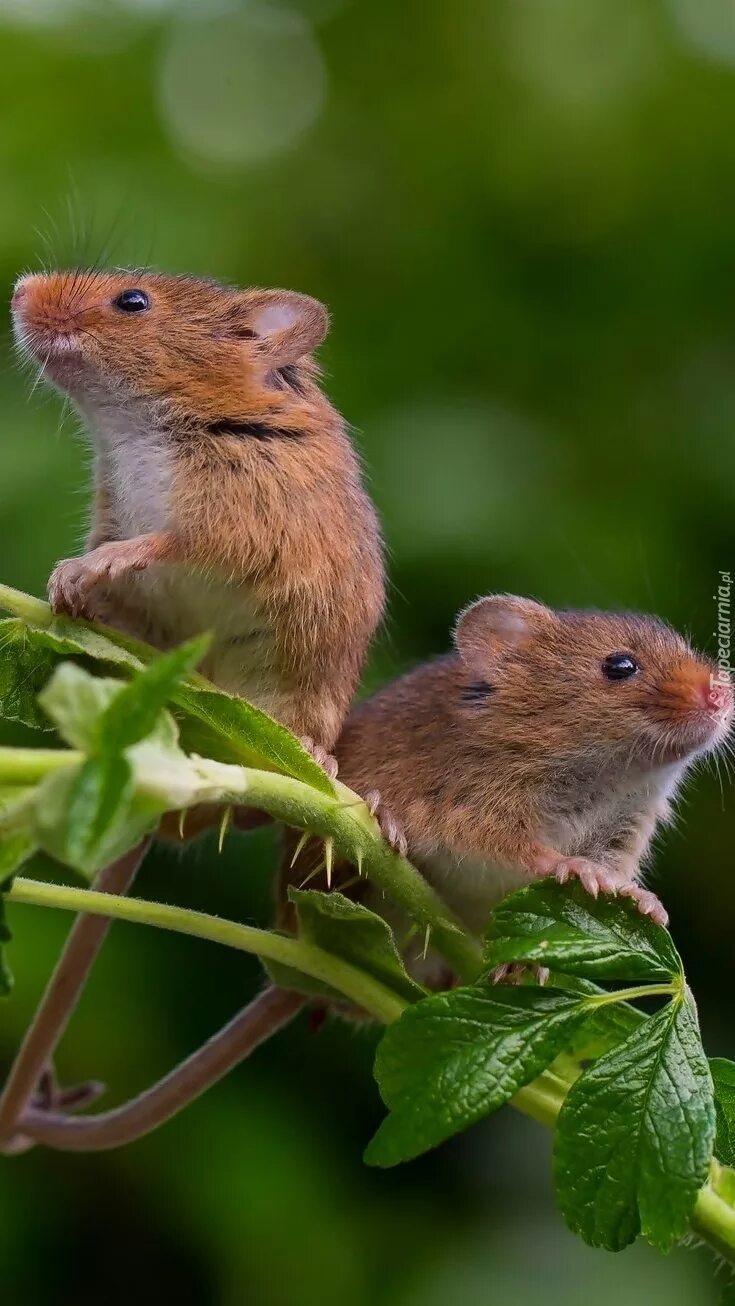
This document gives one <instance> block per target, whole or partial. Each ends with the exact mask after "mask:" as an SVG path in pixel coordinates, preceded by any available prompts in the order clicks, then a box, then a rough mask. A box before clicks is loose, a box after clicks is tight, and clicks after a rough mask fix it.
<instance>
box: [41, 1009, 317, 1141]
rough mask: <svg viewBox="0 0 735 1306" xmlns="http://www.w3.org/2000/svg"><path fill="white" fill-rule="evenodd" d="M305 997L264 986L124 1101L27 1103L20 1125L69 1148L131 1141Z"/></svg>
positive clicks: (213, 1078)
mask: <svg viewBox="0 0 735 1306" xmlns="http://www.w3.org/2000/svg"><path fill="white" fill-rule="evenodd" d="M308 1001H309V999H308V998H305V997H303V996H302V995H301V994H299V993H291V992H287V991H286V990H285V989H278V988H267V989H265V990H264V991H263V992H262V993H260V994H259V995H258V997H257V998H254V999H253V1001H252V1002H250V1003H249V1004H248V1006H247V1007H243V1009H242V1011H240V1012H238V1014H237V1015H236V1016H235V1017H233V1019H232V1020H231V1021H230V1022H229V1023H228V1024H227V1025H225V1026H224V1028H223V1029H221V1030H219V1032H218V1033H217V1034H215V1035H214V1036H213V1037H212V1038H211V1039H209V1041H208V1042H207V1043H205V1044H204V1045H203V1046H202V1047H200V1048H197V1051H196V1052H193V1053H192V1055H191V1056H190V1057H188V1058H187V1060H186V1061H183V1062H182V1063H181V1065H179V1066H177V1067H176V1069H175V1070H172V1071H171V1072H170V1073H169V1074H168V1075H166V1076H165V1078H164V1079H161V1080H159V1081H158V1083H157V1084H154V1085H153V1086H152V1087H151V1088H149V1089H146V1091H145V1092H144V1093H141V1094H140V1095H139V1096H138V1097H134V1098H133V1099H132V1100H131V1101H130V1102H126V1103H125V1104H124V1105H123V1106H120V1107H116V1108H115V1109H114V1110H112V1111H104V1112H100V1113H99V1114H98V1115H94V1116H82V1117H73V1116H67V1115H64V1114H62V1113H55V1112H49V1111H45V1110H43V1109H41V1108H37V1107H29V1108H28V1110H27V1111H26V1112H25V1114H24V1115H23V1117H22V1119H21V1120H20V1122H19V1125H18V1129H19V1131H20V1132H21V1133H22V1134H23V1135H24V1136H26V1137H30V1138H33V1139H35V1140H36V1142H39V1143H45V1144H46V1145H47V1146H49V1147H54V1148H58V1149H60V1150H62V1151H69V1152H98V1151H105V1150H106V1149H108V1148H112V1147H121V1146H122V1145H123V1144H124V1143H131V1142H134V1141H135V1140H136V1139H138V1138H142V1137H143V1136H144V1134H148V1133H150V1132H151V1131H152V1130H154V1129H157V1128H158V1127H159V1126H160V1125H162V1124H164V1123H165V1122H166V1121H167V1120H170V1119H171V1117H172V1116H174V1115H176V1114H177V1112H179V1111H181V1110H182V1109H183V1108H184V1107H185V1106H188V1105H189V1103H190V1102H193V1101H194V1099H195V1098H197V1097H199V1096H200V1095H201V1094H202V1093H203V1092H204V1091H205V1090H206V1089H208V1088H209V1087H210V1086H211V1085H212V1084H214V1083H216V1082H217V1080H218V1079H221V1078H222V1077H223V1076H224V1075H226V1074H227V1072H228V1071H229V1070H232V1068H233V1067H234V1066H236V1065H237V1063H238V1062H239V1061H242V1060H243V1059H244V1058H245V1057H246V1056H249V1054H250V1053H251V1052H252V1051H253V1050H254V1049H255V1048H256V1047H257V1046H258V1045H259V1044H260V1043H263V1042H264V1041H265V1040H266V1039H267V1038H270V1036H271V1035H272V1034H275V1033H276V1032H277V1030H279V1029H282V1028H283V1026H284V1025H286V1024H288V1022H289V1021H290V1020H291V1019H292V1017H293V1016H295V1015H296V1013H297V1012H298V1011H300V1010H301V1008H302V1007H304V1006H305V1005H306V1004H307V1002H308Z"/></svg>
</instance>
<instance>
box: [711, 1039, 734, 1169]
mask: <svg viewBox="0 0 735 1306" xmlns="http://www.w3.org/2000/svg"><path fill="white" fill-rule="evenodd" d="M709 1068H710V1071H711V1073H712V1082H713V1083H714V1086H715V1111H716V1114H717V1141H716V1143H715V1154H716V1156H717V1158H718V1160H720V1161H723V1162H724V1164H725V1165H733V1166H735V1061H728V1060H727V1059H726V1057H710V1063H709Z"/></svg>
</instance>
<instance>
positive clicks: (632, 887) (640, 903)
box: [618, 881, 669, 925]
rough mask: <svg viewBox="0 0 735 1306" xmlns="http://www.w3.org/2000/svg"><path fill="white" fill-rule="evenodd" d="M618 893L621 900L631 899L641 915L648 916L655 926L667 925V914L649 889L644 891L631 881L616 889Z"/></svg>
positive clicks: (658, 899)
mask: <svg viewBox="0 0 735 1306" xmlns="http://www.w3.org/2000/svg"><path fill="white" fill-rule="evenodd" d="M618 893H619V894H620V896H621V898H632V899H633V902H634V903H636V905H637V907H638V910H639V912H640V913H641V915H642V916H650V918H651V920H652V921H654V922H655V924H656V925H668V923H669V913H668V912H667V910H666V908H665V907H664V905H663V903H662V902H661V900H660V898H657V897H656V895H655V893H651V891H650V889H644V888H642V886H641V885H640V884H636V883H635V882H634V881H632V882H631V883H630V884H623V885H622V886H621V887H620V889H618Z"/></svg>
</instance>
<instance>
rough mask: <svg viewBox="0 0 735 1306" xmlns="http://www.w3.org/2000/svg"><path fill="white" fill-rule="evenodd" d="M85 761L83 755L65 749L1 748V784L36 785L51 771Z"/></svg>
mask: <svg viewBox="0 0 735 1306" xmlns="http://www.w3.org/2000/svg"><path fill="white" fill-rule="evenodd" d="M83 761H84V754H83V753H74V752H72V751H71V749H65V748H0V784H5V785H16V784H17V785H29V784H36V783H37V782H38V781H39V780H43V778H44V776H47V775H48V774H49V772H50V771H60V770H62V768H63V767H65V766H74V765H76V764H77V763H79V762H83Z"/></svg>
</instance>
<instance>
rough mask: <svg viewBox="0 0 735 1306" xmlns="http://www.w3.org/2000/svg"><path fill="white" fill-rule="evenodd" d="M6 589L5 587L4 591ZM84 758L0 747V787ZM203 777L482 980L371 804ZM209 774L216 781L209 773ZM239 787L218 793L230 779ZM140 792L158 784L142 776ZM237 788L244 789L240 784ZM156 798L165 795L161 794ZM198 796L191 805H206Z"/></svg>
mask: <svg viewBox="0 0 735 1306" xmlns="http://www.w3.org/2000/svg"><path fill="white" fill-rule="evenodd" d="M1 588H2V587H0V590H1ZM83 760H84V755H83V754H82V753H80V752H75V751H74V750H71V749H67V750H58V749H14V748H0V781H5V782H6V783H8V782H12V783H15V782H17V783H18V784H19V785H20V784H27V783H29V782H32V781H39V780H41V779H43V777H44V776H45V775H47V774H48V773H49V772H50V771H53V770H57V769H61V768H63V767H65V766H77V765H79V764H80V763H81V762H82V761H83ZM201 767H202V777H204V776H205V772H206V775H207V777H209V779H208V790H207V795H206V799H207V801H208V802H219V803H221V804H222V805H224V806H226V805H229V804H233V803H235V804H242V803H243V802H244V803H245V804H246V805H247V806H248V807H254V808H257V809H260V810H263V811H266V812H268V814H269V815H270V816H273V817H275V819H276V820H280V821H284V822H285V823H286V824H287V825H292V826H296V827H297V828H298V829H303V830H308V831H309V832H310V833H313V834H317V835H321V836H322V837H323V838H325V839H328V838H331V839H333V840H334V842H335V845H336V847H337V848H338V849H339V851H340V853H341V854H342V855H343V856H345V857H347V858H348V859H350V860H351V861H353V862H354V863H355V864H356V865H357V866H358V867H360V869H361V871H362V873H364V874H366V875H367V876H368V878H369V879H370V880H371V881H372V882H373V883H374V884H375V885H377V887H378V888H379V889H381V890H382V891H383V892H384V893H385V894H386V895H387V896H388V897H389V898H391V899H392V901H393V902H395V903H397V904H398V906H400V907H402V908H403V910H404V911H405V912H406V913H407V914H408V915H409V916H410V917H411V919H412V920H413V921H415V922H416V924H417V925H418V926H419V928H420V929H421V930H422V931H423V932H424V933H425V934H426V933H428V936H429V938H430V940H431V944H432V946H433V947H435V948H436V949H437V950H438V951H439V952H440V953H441V954H442V956H444V957H445V958H446V960H447V961H448V962H449V963H450V965H451V967H452V969H453V970H455V971H456V972H457V974H458V975H460V976H461V978H462V979H463V980H465V981H467V982H472V981H473V980H474V979H476V978H477V976H478V974H479V972H480V969H481V965H482V949H481V946H480V944H479V942H478V940H477V939H476V938H474V937H473V936H472V935H471V934H469V933H468V932H467V931H466V930H465V929H464V928H463V927H462V925H461V924H460V923H459V921H458V920H457V919H456V918H455V917H454V916H453V915H452V913H451V912H450V911H449V909H448V908H447V907H446V906H445V905H444V903H443V902H442V899H441V898H440V897H439V895H438V894H437V893H436V892H435V890H434V889H432V887H431V885H430V884H429V883H428V881H427V880H425V879H424V877H423V876H422V875H421V874H420V873H419V872H418V871H417V870H416V868H415V867H414V866H412V865H411V863H410V862H408V861H407V860H406V859H405V857H401V856H400V855H399V854H398V853H395V852H393V850H392V849H391V848H390V847H389V846H388V845H387V844H386V843H385V842H384V840H383V837H382V835H381V833H380V829H379V826H378V823H377V821H376V820H375V818H374V817H373V816H372V815H371V813H370V810H369V808H368V807H367V804H366V803H364V802H363V800H362V799H361V798H360V797H359V795H358V794H356V793H353V791H352V790H351V789H348V788H347V787H346V785H341V784H339V783H336V784H335V789H336V795H335V796H332V795H330V794H325V793H322V792H321V791H320V790H317V789H313V788H312V787H311V785H308V784H305V783H304V782H303V781H302V780H296V779H295V778H294V777H293V776H288V775H281V774H280V773H278V772H276V771H262V770H258V769H257V768H251V767H237V766H232V765H228V766H226V767H225V766H223V765H221V764H219V763H214V762H209V761H207V759H201ZM210 773H211V774H210ZM227 773H229V783H230V784H233V785H234V784H235V782H238V783H237V788H230V789H224V788H223V789H221V790H220V791H219V792H215V789H218V787H219V785H220V784H222V783H225V775H226V774H227ZM140 780H141V787H142V788H145V786H146V784H149V785H151V784H153V788H154V790H156V784H155V783H154V781H153V780H151V779H150V778H148V779H147V778H146V777H145V776H141V777H140ZM239 781H241V782H242V783H241V784H240V783H239ZM156 796H157V797H160V794H158V792H157V791H156ZM201 801H202V797H201V794H196V795H194V797H193V799H192V802H193V803H194V804H196V803H197V802H201ZM14 823H16V824H17V814H16V813H15V812H14V811H13V809H12V808H11V809H9V810H8V812H7V815H6V816H5V818H4V820H3V817H2V814H0V829H2V828H3V825H5V827H6V828H8V829H10V828H11V827H12V826H13V824H14Z"/></svg>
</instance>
